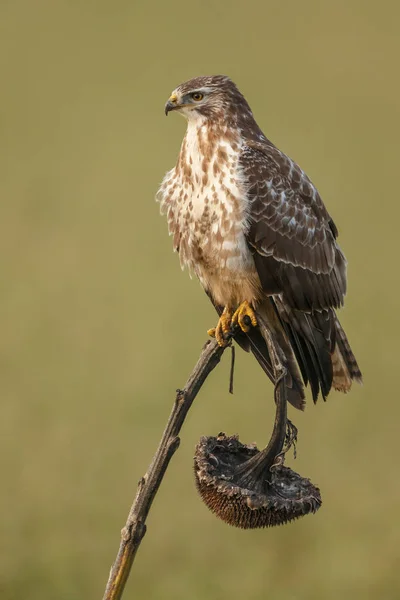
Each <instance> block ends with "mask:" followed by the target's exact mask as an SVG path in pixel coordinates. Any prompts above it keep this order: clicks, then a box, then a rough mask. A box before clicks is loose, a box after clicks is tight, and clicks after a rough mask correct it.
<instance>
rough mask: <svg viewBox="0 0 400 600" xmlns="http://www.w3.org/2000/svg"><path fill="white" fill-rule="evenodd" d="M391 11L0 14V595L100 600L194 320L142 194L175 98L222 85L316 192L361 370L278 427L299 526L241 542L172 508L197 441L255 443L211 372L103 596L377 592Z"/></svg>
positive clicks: (389, 554)
mask: <svg viewBox="0 0 400 600" xmlns="http://www.w3.org/2000/svg"><path fill="white" fill-rule="evenodd" d="M399 18H400V8H399V4H398V3H396V2H387V1H381V2H379V3H377V2H367V1H364V2H362V1H358V2H356V1H344V0H340V1H336V2H321V1H305V2H298V1H287V2H279V1H278V0H276V1H270V0H268V1H266V0H259V1H256V0H254V1H252V0H250V1H247V2H243V1H242V2H238V1H228V0H224V1H221V2H212V1H211V0H203V1H198V2H187V1H185V2H183V1H182V0H176V1H175V2H161V1H159V2H139V1H135V0H133V1H132V0H131V1H127V0H116V1H114V2H111V1H105V0H98V1H96V2H94V1H93V0H92V1H90V0H80V1H79V0H47V1H45V0H42V1H41V0H37V1H32V0H19V1H18V0H15V1H14V2H10V1H7V0H3V1H2V2H1V3H0V50H1V52H0V62H1V88H2V91H1V101H0V110H1V118H0V127H1V140H0V153H1V157H0V170H1V176H0V190H1V192H0V197H1V217H0V257H1V258H0V260H1V269H0V283H1V293H0V332H1V334H0V381H1V409H0V410H1V419H0V461H1V481H2V484H1V493H0V597H1V598H2V600H3V599H7V600H8V599H10V600H11V599H12V600H14V599H20V598H29V599H31V600H36V599H39V598H40V600H53V599H55V598H57V599H60V600H64V599H65V600H67V599H70V598H71V599H72V598H90V599H92V598H93V599H95V598H101V596H102V593H103V589H104V585H105V582H106V580H107V577H108V572H109V568H110V565H111V563H112V561H113V559H114V557H115V553H116V551H117V547H118V543H119V532H120V529H121V527H122V526H123V525H124V523H125V518H126V515H127V512H128V509H129V506H130V503H131V500H132V497H133V495H134V492H135V489H136V482H137V480H138V479H139V477H140V476H141V475H142V474H143V473H144V472H145V470H146V468H147V466H148V464H149V462H150V459H151V457H152V455H153V452H154V450H155V449H156V447H157V444H158V441H159V438H160V435H161V432H162V430H163V427H164V424H165V422H166V419H167V416H168V414H169V411H170V408H171V405H172V402H173V398H174V391H175V389H176V388H177V387H179V386H183V384H184V382H185V380H186V377H187V375H188V374H189V372H190V370H191V368H192V366H193V364H194V363H195V361H196V360H197V357H198V354H199V351H200V348H201V346H202V344H203V343H204V341H205V339H206V329H207V328H208V327H210V326H212V325H213V323H214V322H215V314H214V311H213V309H212V307H211V305H210V303H209V301H208V299H207V298H206V296H205V295H204V293H203V292H202V290H201V289H200V286H199V284H198V283H197V282H196V281H191V280H190V279H189V277H188V276H187V274H186V273H184V274H182V273H181V271H180V268H179V264H178V259H177V256H176V255H173V253H172V244H171V239H170V238H169V237H168V235H167V228H166V222H165V220H164V219H162V218H161V217H160V216H159V207H158V206H157V204H156V203H155V202H154V195H155V192H156V190H157V188H158V185H159V182H160V181H161V179H162V177H163V174H164V172H165V171H166V170H168V169H170V168H171V167H172V166H173V165H174V164H175V160H176V156H177V153H178V151H179V146H180V142H181V139H182V136H183V132H184V121H183V120H182V119H180V118H178V117H175V116H171V117H170V118H169V119H165V117H164V113H163V106H164V102H165V101H166V99H167V98H168V96H169V93H170V92H171V90H172V89H173V88H174V87H175V86H176V85H178V84H179V83H181V82H182V81H184V80H186V79H188V78H190V77H193V76H196V75H200V74H213V73H214V74H215V73H225V74H229V75H230V76H231V77H232V78H233V79H234V80H235V81H236V82H237V84H238V85H239V87H240V89H241V90H242V91H243V93H244V94H245V95H246V98H247V99H248V101H249V103H250V105H251V106H252V108H253V110H254V112H255V115H256V118H257V120H258V122H259V124H260V125H261V126H262V128H263V129H264V132H265V133H266V135H267V136H268V137H270V138H271V139H272V140H273V141H274V142H275V143H276V144H277V145H278V146H279V147H280V148H282V149H283V150H285V151H286V152H287V153H288V154H289V155H290V156H292V157H293V158H295V159H296V160H297V161H298V162H299V163H300V164H301V165H302V167H303V168H304V169H305V170H306V171H307V172H308V174H309V175H310V176H311V178H312V179H313V181H314V182H315V183H316V185H317V186H318V188H319V189H320V191H321V193H322V196H323V198H324V200H325V202H326V203H327V205H328V208H329V210H330V212H331V214H332V215H333V217H334V219H335V221H336V222H337V223H338V225H339V229H340V242H341V244H342V247H343V248H344V250H345V253H346V255H347V257H348V259H349V294H348V298H347V303H346V307H345V309H344V310H343V311H342V312H341V317H340V318H341V321H342V323H343V325H344V327H345V329H346V331H347V332H348V335H349V338H350V340H351V343H352V346H353V348H354V352H355V353H356V355H357V357H358V359H359V362H360V365H361V368H362V370H363V372H364V377H365V384H364V386H363V387H357V386H355V388H354V389H353V391H352V392H351V394H350V395H348V396H345V395H340V394H337V393H332V395H331V396H330V398H329V401H328V403H327V404H324V403H322V402H320V403H319V404H318V405H317V406H316V407H314V406H312V403H310V402H309V404H308V408H307V410H306V412H305V413H304V414H299V413H297V412H296V413H295V412H294V411H293V410H292V411H291V413H290V415H291V417H292V419H293V420H294V422H295V423H296V425H297V426H298V427H299V431H300V433H299V444H298V459H297V460H296V462H294V461H293V460H292V458H290V460H289V462H288V464H289V465H291V466H293V467H294V468H295V469H296V470H298V471H299V472H300V473H301V474H302V475H304V476H308V477H310V478H311V479H312V480H313V481H314V482H315V483H316V484H318V485H320V487H321V489H322V494H323V502H324V503H323V506H322V508H321V510H320V511H319V513H318V514H317V515H315V516H310V517H306V518H304V519H303V520H301V521H298V522H296V523H294V524H291V525H288V526H285V527H281V528H277V529H272V530H261V531H252V532H251V531H247V532H244V531H240V530H235V529H233V528H230V527H229V526H227V525H225V524H224V523H222V522H219V521H218V520H217V519H216V518H215V517H214V516H213V515H212V514H211V513H209V512H208V511H207V509H206V508H205V507H204V506H203V505H202V503H201V502H200V500H199V498H198V497H197V495H196V491H195V486H194V482H193V473H192V456H193V451H194V446H195V444H196V443H197V440H198V439H199V437H200V436H201V435H204V434H209V435H214V434H216V433H218V432H219V431H221V430H223V431H226V432H227V433H229V434H232V433H235V432H239V433H240V436H241V439H242V440H243V441H246V442H251V441H257V442H258V444H259V445H262V444H263V443H265V441H266V440H267V439H268V437H269V434H270V430H271V426H272V419H273V403H272V387H271V385H270V383H269V382H268V381H267V380H266V378H265V376H264V375H263V373H262V372H261V370H260V368H259V367H258V365H257V364H256V363H255V361H254V360H252V357H251V356H247V355H245V354H244V353H241V352H240V353H238V355H237V370H236V387H235V395H234V396H233V397H232V396H230V395H229V394H228V373H229V360H228V357H227V356H226V357H225V358H224V361H223V363H222V364H221V366H220V367H219V368H218V369H217V370H216V371H215V372H214V373H213V374H212V376H211V377H210V379H209V380H208V381H207V383H206V385H205V386H204V388H203V390H202V392H201V394H200V396H199V397H198V399H197V401H196V403H195V404H194V406H193V408H192V410H191V412H190V415H189V418H188V420H187V422H186V424H185V426H184V429H183V432H182V444H181V447H180V450H179V451H178V453H177V454H176V455H175V457H174V459H173V461H172V463H171V466H170V469H169V470H168V472H167V476H166V478H165V480H164V483H163V485H162V487H161V490H160V493H159V495H158V496H157V498H156V501H155V503H154V505H153V509H152V511H151V513H150V516H149V519H148V533H147V535H146V538H145V540H144V542H143V544H142V547H141V549H140V551H139V554H138V556H137V561H136V563H135V565H134V568H133V570H132V573H131V578H130V580H129V583H128V586H127V589H126V592H125V596H124V597H126V598H127V599H129V598H144V599H146V600H147V599H148V600H153V599H154V600H155V599H161V598H162V599H172V598H173V599H174V600H184V599H185V600H186V599H188V598H189V599H191V600H203V599H209V598H210V599H215V600H225V599H226V598H230V599H239V598H240V599H243V598H246V599H248V600H259V599H260V600H261V599H264V598H273V599H279V600H305V599H307V600H313V599H321V598H323V599H326V600H330V599H333V598H335V599H336V598H337V597H340V598H343V599H345V600H346V599H351V600H356V599H358V598H360V599H361V598H362V599H380V600H381V599H384V600H391V599H397V598H399V597H400V576H399V546H400V525H399V516H398V513H399V503H400V483H399V478H398V466H397V463H398V453H399V451H398V437H399V436H398V419H399V417H400V408H399V399H398V398H397V385H395V383H396V376H397V373H398V371H399V358H398V356H397V347H398V337H399V326H398V306H397V303H398V294H399V292H400V287H399V276H398V263H397V260H398V222H399V218H400V208H399V198H398V172H399V151H398V144H399V124H400V119H399V93H400V83H399V72H398V69H399V54H400V42H399V34H398V23H399Z"/></svg>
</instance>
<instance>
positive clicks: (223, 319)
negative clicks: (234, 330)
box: [207, 306, 232, 348]
mask: <svg viewBox="0 0 400 600" xmlns="http://www.w3.org/2000/svg"><path fill="white" fill-rule="evenodd" d="M231 321H232V311H231V309H230V308H228V307H227V306H225V308H224V310H223V312H222V315H221V316H220V318H219V320H218V323H217V326H216V327H215V329H209V330H208V331H207V333H208V335H210V336H211V337H215V339H216V340H217V342H218V344H219V345H220V346H221V347H222V348H223V347H224V346H226V345H227V344H228V343H229V341H227V340H226V338H227V337H228V336H229V334H230V333H231Z"/></svg>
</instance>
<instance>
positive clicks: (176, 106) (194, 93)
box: [165, 75, 251, 121]
mask: <svg viewBox="0 0 400 600" xmlns="http://www.w3.org/2000/svg"><path fill="white" fill-rule="evenodd" d="M171 111H178V112H179V113H180V114H181V115H182V116H183V117H185V118H186V119H187V120H188V121H204V120H212V119H216V118H229V117H233V116H234V115H236V114H237V112H238V111H246V112H249V113H250V114H251V111H250V107H249V105H248V104H247V102H246V100H245V99H244V97H243V96H242V94H241V93H240V92H239V90H238V88H237V87H236V85H235V84H234V83H233V81H232V80H231V79H229V77H226V76H225V75H211V76H205V77H195V78H194V79H190V80H189V81H186V82H185V83H182V84H181V85H179V86H178V87H177V88H176V89H175V90H174V91H173V92H172V94H171V96H170V97H169V99H168V102H167V103H166V105H165V114H166V115H168V113H169V112H171Z"/></svg>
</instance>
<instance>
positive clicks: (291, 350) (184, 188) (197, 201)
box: [158, 76, 361, 408]
mask: <svg viewBox="0 0 400 600" xmlns="http://www.w3.org/2000/svg"><path fill="white" fill-rule="evenodd" d="M171 110H177V111H178V112H180V113H181V114H182V115H183V116H185V117H186V119H187V121H188V128H187V132H186V135H185V138H184V140H183V143H182V148H181V152H180V156H179V158H178V162H177V165H176V167H175V168H174V169H172V170H171V171H169V172H168V173H167V175H166V176H165V178H164V181H163V183H162V185H161V187H160V190H159V194H158V197H159V200H160V202H161V209H162V211H163V212H164V213H166V214H167V218H168V225H169V230H170V234H171V235H173V240H174V248H175V250H177V251H178V252H179V255H180V260H181V264H182V266H188V267H189V269H191V270H192V271H194V272H195V274H196V275H197V276H198V278H199V280H200V282H201V283H202V285H203V287H204V289H205V291H206V292H207V294H208V295H209V297H210V299H211V301H212V302H213V304H214V306H215V307H216V309H217V311H218V313H219V314H221V313H222V311H223V309H224V308H226V309H228V310H229V311H234V310H235V309H236V308H237V307H238V305H239V304H241V303H242V302H244V301H246V302H248V303H249V304H250V305H251V306H252V307H253V308H254V309H255V310H256V313H257V315H258V317H259V318H261V319H263V320H264V322H265V323H266V324H267V325H268V328H269V329H270V331H271V332H272V334H273V337H274V338H275V342H276V343H277V344H278V345H279V347H280V349H281V352H282V355H283V356H284V359H285V363H286V366H287V368H288V371H289V376H288V387H289V400H290V402H291V403H292V404H293V405H294V406H297V407H298V408H302V407H303V404H304V390H303V383H302V382H304V383H305V384H309V385H310V387H311V391H312V396H313V399H314V401H316V399H317V397H318V394H319V392H321V394H322V396H323V398H326V396H327V395H328V393H329V391H330V389H331V387H332V386H333V387H335V388H336V389H339V390H341V391H348V390H349V389H350V387H351V383H352V381H353V380H357V381H361V373H360V370H359V368H358V365H357V362H356V359H355V357H354V355H353V353H352V351H351V348H350V345H349V343H348V340H347V338H346V335H345V333H344V331H343V329H342V327H341V325H340V323H339V321H338V319H337V316H336V313H335V309H337V308H340V307H341V306H342V304H343V299H344V296H345V293H346V259H345V257H344V255H343V253H342V251H341V249H340V247H339V245H338V243H337V235H338V231H337V228H336V226H335V224H334V222H333V220H332V218H331V217H330V215H329V213H328V212H327V210H326V208H325V206H324V204H323V202H322V200H321V197H320V195H319V193H318V191H317V190H316V188H315V187H314V185H313V184H312V182H311V181H310V179H309V178H308V177H307V175H306V174H305V173H304V172H303V171H302V170H301V168H300V167H299V166H298V165H297V164H296V163H295V162H294V161H292V160H291V159H290V158H289V157H287V156H286V155H285V154H284V153H283V152H281V151H280V150H278V148H276V146H274V144H273V143H272V142H270V141H269V140H268V139H267V138H266V137H265V136H264V134H263V133H262V131H261V129H260V128H259V127H258V125H257V123H256V121H255V120H254V117H253V114H252V112H251V110H250V107H249V105H248V104H247V102H246V100H245V98H244V97H243V96H242V94H241V93H240V92H239V90H238V89H237V87H236V85H235V84H234V83H233V82H232V81H231V80H230V79H229V78H228V77H225V76H211V77H197V78H195V79H192V80H190V81H188V82H186V83H184V84H182V85H180V86H179V87H178V88H176V90H175V91H174V92H173V94H172V96H171V97H170V99H169V101H168V103H167V105H166V113H168V112H169V111H171ZM235 339H236V341H237V342H238V343H239V344H240V345H241V346H242V347H243V348H245V349H250V350H251V351H252V352H253V354H254V355H255V357H256V358H257V360H258V361H259V363H260V364H261V366H262V367H263V369H264V371H265V372H266V373H267V374H268V376H269V377H270V378H272V368H271V362H270V359H269V356H268V350H267V346H266V343H265V341H264V339H263V337H262V335H261V333H260V330H259V329H258V328H252V329H251V330H250V331H249V332H248V333H242V332H240V333H238V334H237V336H236V338H235Z"/></svg>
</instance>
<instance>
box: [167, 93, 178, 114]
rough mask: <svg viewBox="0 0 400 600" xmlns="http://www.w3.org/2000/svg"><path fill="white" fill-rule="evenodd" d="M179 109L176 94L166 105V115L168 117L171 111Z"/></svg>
mask: <svg viewBox="0 0 400 600" xmlns="http://www.w3.org/2000/svg"><path fill="white" fill-rule="evenodd" d="M177 108H180V106H179V104H178V97H177V96H176V95H175V94H172V96H171V97H170V98H169V99H168V102H167V103H166V105H165V115H166V116H168V113H169V112H171V110H176V109H177Z"/></svg>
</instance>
